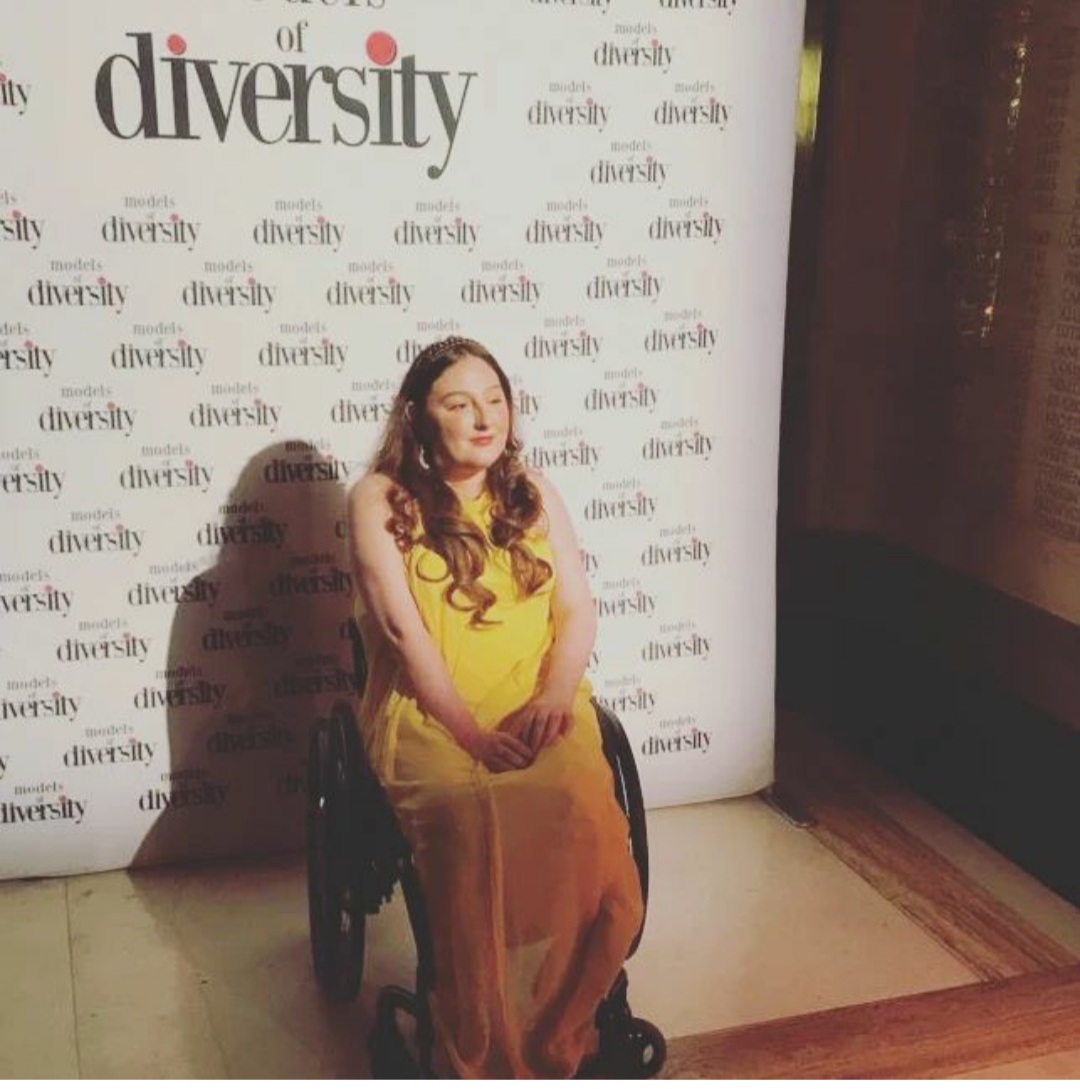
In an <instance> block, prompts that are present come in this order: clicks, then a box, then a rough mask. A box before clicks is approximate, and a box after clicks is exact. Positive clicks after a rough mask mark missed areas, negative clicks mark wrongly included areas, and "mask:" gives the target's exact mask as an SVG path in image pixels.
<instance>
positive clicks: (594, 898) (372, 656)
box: [357, 492, 643, 1078]
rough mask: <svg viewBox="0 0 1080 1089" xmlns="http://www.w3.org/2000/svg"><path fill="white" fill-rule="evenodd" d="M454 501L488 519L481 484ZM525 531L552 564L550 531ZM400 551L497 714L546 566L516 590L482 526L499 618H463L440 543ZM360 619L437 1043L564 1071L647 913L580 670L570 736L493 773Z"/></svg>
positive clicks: (523, 673) (536, 672)
mask: <svg viewBox="0 0 1080 1089" xmlns="http://www.w3.org/2000/svg"><path fill="white" fill-rule="evenodd" d="M463 507H464V510H465V513H466V516H467V517H470V518H472V519H473V520H474V521H475V522H476V523H477V524H478V525H479V526H481V527H482V528H483V529H484V532H485V533H488V532H489V529H490V507H491V503H490V498H489V496H488V495H487V493H486V492H485V494H484V495H483V496H481V498H480V499H478V500H474V501H472V502H467V503H465V504H463ZM529 544H530V547H531V548H532V550H533V552H534V553H535V554H536V555H537V556H539V557H541V558H542V559H544V560H546V561H547V562H548V563H549V564H551V566H552V568H553V569H554V567H555V562H554V558H553V555H552V549H551V546H550V544H549V543H548V541H547V540H546V539H545V538H542V537H533V538H531V539H530V541H529ZM404 562H405V567H406V573H407V578H408V582H409V586H410V588H411V590H412V594H413V597H414V599H415V600H416V604H417V606H418V608H419V610H420V614H421V616H422V617H423V620H424V623H425V625H426V626H427V629H428V631H429V632H430V633H431V635H432V637H433V638H434V640H435V643H436V645H437V646H438V648H439V650H440V651H441V652H442V657H443V660H444V661H445V662H446V664H447V666H448V668H449V670H450V675H451V677H452V678H453V681H454V685H455V687H456V688H457V690H458V691H459V692H460V694H461V696H462V697H463V698H464V700H465V702H466V703H467V704H468V705H469V707H470V709H471V710H472V712H473V714H474V716H475V717H476V719H477V722H478V723H479V725H480V726H481V728H482V729H492V728H494V727H495V726H496V725H497V724H498V723H499V722H500V720H501V719H502V718H503V717H504V716H506V715H507V714H509V713H510V712H511V711H513V710H514V709H516V708H517V707H520V706H521V705H522V704H523V703H525V702H527V701H528V700H529V699H530V698H531V697H532V696H533V695H534V694H535V691H536V687H537V681H538V678H539V676H540V672H541V667H542V665H543V662H544V658H545V655H546V654H547V651H548V649H549V648H550V646H551V644H552V641H553V637H554V627H553V620H552V616H551V599H552V592H553V589H554V584H555V579H554V578H552V579H549V580H548V582H547V583H546V584H545V585H544V586H542V587H541V588H540V589H539V590H538V591H536V592H535V593H533V594H532V595H530V596H529V597H527V598H520V597H519V596H518V592H517V588H516V586H515V584H514V582H513V578H512V576H511V573H510V564H509V556H508V554H507V553H506V552H505V550H502V549H497V548H495V547H494V546H493V545H491V543H490V540H489V551H488V560H487V564H486V566H485V569H484V573H483V576H482V578H481V581H482V582H483V583H484V585H485V586H487V587H488V588H489V589H490V590H491V591H492V592H493V593H494V594H495V595H496V597H497V601H496V603H495V604H494V605H493V606H492V607H491V609H489V611H488V613H487V617H488V619H490V620H494V621H498V622H499V623H498V624H495V625H491V626H483V627H480V628H471V627H470V626H469V623H468V621H469V616H470V614H469V613H468V612H464V611H461V610H458V609H453V608H450V607H449V606H448V605H447V603H446V602H445V600H444V599H443V596H442V595H443V591H444V589H445V587H446V583H447V579H448V573H447V569H446V565H445V563H444V562H443V560H442V558H441V557H440V556H438V554H436V553H435V552H432V551H430V550H429V549H427V548H425V547H424V546H423V545H421V544H417V545H415V546H414V547H413V549H412V551H411V552H410V553H409V554H408V555H407V556H405V557H404ZM555 577H556V578H557V577H558V576H557V573H556V576H555ZM357 618H358V620H359V622H360V626H361V631H362V634H363V639H364V646H365V649H366V651H367V657H368V666H369V668H368V684H367V688H366V690H365V692H364V698H363V700H362V702H361V707H360V712H359V718H360V722H361V730H362V731H363V734H364V743H365V746H366V748H367V751H368V754H369V757H370V759H371V761H372V765H373V767H374V768H375V770H376V773H377V774H378V775H379V777H380V779H381V780H382V782H383V784H384V786H385V787H386V791H387V795H388V797H389V799H390V802H391V805H392V806H393V807H394V810H395V812H396V814H397V817H398V821H399V823H400V825H401V828H402V832H403V833H404V835H405V837H406V839H407V840H408V842H409V845H410V847H411V848H412V853H413V859H414V862H415V865H416V869H417V874H418V877H419V880H420V884H421V888H422V889H423V893H424V898H425V902H426V904H427V908H428V915H429V917H430V924H431V930H432V935H431V936H432V944H433V948H434V960H435V971H434V975H435V984H434V990H433V993H432V996H431V1011H432V1018H433V1021H434V1026H435V1036H436V1044H437V1047H438V1048H439V1049H440V1054H441V1057H442V1058H444V1059H445V1061H447V1062H448V1063H449V1064H450V1065H451V1066H452V1068H453V1069H454V1070H455V1071H456V1072H457V1074H458V1075H459V1076H461V1077H474V1078H476V1077H485V1078H489V1077H567V1076H570V1075H572V1074H573V1073H574V1072H575V1070H576V1069H577V1067H578V1065H579V1064H580V1062H581V1060H582V1058H583V1057H584V1056H585V1055H587V1054H589V1053H591V1052H592V1051H593V1050H595V1047H596V1031H595V1028H594V1024H593V1018H594V1015H595V1012H596V1007H597V1005H598V1004H599V1002H600V1001H601V999H602V998H603V997H604V995H605V994H606V993H607V991H608V989H609V988H610V987H611V985H612V983H613V982H614V980H615V977H616V975H617V974H618V972H619V969H620V967H621V966H622V963H623V961H624V960H625V958H626V955H627V952H628V951H629V948H630V944H631V942H632V941H633V938H634V936H635V934H636V933H637V931H638V928H639V926H640V923H641V918H642V911H643V905H642V899H641V889H640V884H639V881H638V875H637V870H636V868H635V866H634V863H633V860H632V858H631V857H630V854H629V852H628V848H627V835H628V831H627V824H626V819H625V817H624V816H623V814H622V811H621V810H620V809H619V807H618V804H617V803H616V801H615V795H614V788H613V784H612V777H611V771H610V769H609V767H608V764H607V762H606V760H605V759H604V755H603V752H602V750H601V747H600V729H599V724H598V723H597V720H596V713H595V711H594V710H593V708H592V706H591V704H590V702H589V701H590V696H591V689H590V686H589V684H588V682H587V681H584V680H583V681H582V683H581V685H580V686H579V688H578V691H577V694H576V696H575V698H574V701H573V718H574V725H573V728H572V729H571V730H570V732H569V733H568V734H567V735H566V737H564V738H563V739H562V740H560V741H557V742H556V743H555V744H553V745H550V746H548V747H547V748H545V749H543V750H542V751H541V752H540V754H539V755H538V756H537V758H536V760H535V761H534V762H533V763H532V765H531V766H530V767H528V768H525V769H522V770H520V771H509V772H502V773H499V774H494V773H491V772H489V771H488V770H487V769H486V768H485V767H484V766H483V765H482V764H480V763H479V762H478V761H474V760H473V759H472V758H471V757H470V756H469V755H468V754H467V753H466V752H465V751H464V750H463V749H462V748H461V747H460V746H459V745H458V744H457V743H456V742H455V740H454V739H453V737H452V736H451V734H450V733H449V731H448V730H446V729H445V727H443V726H441V725H440V724H439V723H438V722H437V721H435V720H434V719H433V718H431V717H430V716H428V715H425V714H424V713H423V712H422V711H421V710H420V708H419V706H418V704H417V701H416V699H415V697H414V696H413V695H412V694H410V692H409V690H408V684H407V681H406V679H405V677H404V673H403V671H402V670H401V668H400V666H399V664H398V660H397V657H396V655H395V653H394V651H393V649H392V648H391V647H390V645H389V644H388V643H387V641H386V640H385V639H384V637H383V636H382V634H381V632H380V631H379V630H378V627H377V625H376V624H375V622H374V620H373V618H371V617H368V616H365V615H364V614H363V611H362V608H359V607H358V617H357Z"/></svg>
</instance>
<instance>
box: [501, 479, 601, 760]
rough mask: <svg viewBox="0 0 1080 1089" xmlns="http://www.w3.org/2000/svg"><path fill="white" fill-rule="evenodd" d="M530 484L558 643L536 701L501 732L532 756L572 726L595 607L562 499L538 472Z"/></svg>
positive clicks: (508, 720) (592, 637) (507, 720)
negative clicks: (551, 575) (543, 539)
mask: <svg viewBox="0 0 1080 1089" xmlns="http://www.w3.org/2000/svg"><path fill="white" fill-rule="evenodd" d="M529 479H530V480H532V482H533V483H534V484H535V485H536V486H537V488H539V489H540V495H541V498H542V499H543V502H544V511H545V513H546V515H547V527H548V532H547V537H548V541H549V542H550V544H551V550H552V552H553V553H554V559H555V568H556V571H557V572H558V574H557V577H556V579H555V590H554V593H553V595H552V605H551V610H552V616H553V619H554V621H555V641H554V643H553V644H552V647H551V650H550V651H549V652H548V657H547V661H546V662H545V663H544V671H543V673H542V674H541V678H540V685H539V687H538V689H537V691H536V692H535V693H534V695H533V697H532V699H530V700H529V702H528V703H526V704H525V706H524V707H520V708H518V710H516V711H514V712H512V713H511V714H510V715H508V716H507V717H506V718H505V719H503V721H502V722H501V723H500V724H499V729H500V730H501V731H505V732H507V733H510V734H512V735H513V736H515V737H520V738H521V739H522V740H523V741H525V742H527V743H528V744H529V747H530V748H531V749H532V751H533V752H539V751H540V749H542V748H543V747H544V746H545V745H549V744H550V743H551V742H552V741H554V740H555V739H556V738H558V737H561V736H562V735H563V734H565V733H566V732H567V731H568V730H569V729H570V727H571V725H572V724H573V712H572V704H573V701H574V695H575V693H576V692H577V689H578V685H579V684H581V679H582V677H584V675H585V667H586V666H587V665H588V664H589V656H590V654H591V653H592V648H593V643H595V642H596V607H595V606H594V605H593V599H592V592H591V591H590V589H589V580H588V578H587V577H586V575H585V565H584V563H583V562H582V560H581V552H580V550H579V548H578V542H577V536H576V535H575V533H574V527H573V525H572V524H571V522H570V516H569V514H567V512H566V507H565V506H564V505H563V501H562V499H560V498H559V494H558V492H556V491H555V488H554V486H553V485H552V484H551V483H550V482H549V481H547V480H546V479H544V477H542V476H541V475H540V474H539V473H536V472H532V471H530V473H529Z"/></svg>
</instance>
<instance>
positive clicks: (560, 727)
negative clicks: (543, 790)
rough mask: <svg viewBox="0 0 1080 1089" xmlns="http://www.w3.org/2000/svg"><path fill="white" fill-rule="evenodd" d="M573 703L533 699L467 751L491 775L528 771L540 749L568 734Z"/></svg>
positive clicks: (540, 697) (541, 697) (543, 696)
mask: <svg viewBox="0 0 1080 1089" xmlns="http://www.w3.org/2000/svg"><path fill="white" fill-rule="evenodd" d="M571 702H572V701H571V700H570V699H568V698H562V697H558V696H554V695H551V694H541V695H537V696H534V697H533V698H532V699H531V700H529V702H528V703H526V704H523V705H522V706H521V707H519V708H518V709H517V710H516V711H511V712H510V714H508V715H507V716H506V717H505V718H504V719H503V720H502V721H501V722H500V723H499V724H498V726H496V727H495V729H494V730H479V731H477V733H476V734H475V735H473V737H472V738H471V739H470V744H469V745H468V746H467V750H468V752H469V753H470V755H471V756H472V757H473V758H474V759H476V760H479V761H480V763H482V764H483V765H484V767H486V768H487V769H488V771H494V772H500V771H515V770H518V769H520V768H527V767H528V766H529V765H530V764H531V763H532V762H533V761H534V760H535V759H536V757H537V755H538V754H539V752H540V751H541V749H544V748H546V747H547V746H548V745H551V744H553V743H554V742H556V741H558V740H559V738H561V737H565V736H566V734H567V733H569V731H570V727H571V726H572V725H573V721H574V719H573V712H572V709H571Z"/></svg>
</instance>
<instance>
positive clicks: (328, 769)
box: [307, 708, 366, 1002]
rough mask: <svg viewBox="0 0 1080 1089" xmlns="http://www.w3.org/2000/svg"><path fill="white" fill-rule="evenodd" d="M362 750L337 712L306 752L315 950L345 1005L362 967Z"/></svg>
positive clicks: (322, 975)
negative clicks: (360, 790)
mask: <svg viewBox="0 0 1080 1089" xmlns="http://www.w3.org/2000/svg"><path fill="white" fill-rule="evenodd" d="M336 710H337V709H336V708H335V711H336ZM358 748H359V741H358V739H357V737H356V733H355V730H353V729H351V728H350V726H349V723H348V722H347V721H343V716H341V715H340V714H336V713H335V715H334V716H333V718H332V719H331V721H329V722H327V721H326V720H325V719H321V720H320V721H319V722H318V723H317V724H316V726H315V729H314V730H313V731H312V734H311V742H310V746H309V756H308V812H307V867H308V916H309V922H310V927H311V954H312V960H313V963H314V967H315V978H316V980H317V981H318V983H319V987H320V988H321V989H322V991H323V992H324V993H325V994H326V995H328V996H329V997H330V998H333V999H335V1000H336V1001H339V1002H349V1001H351V1000H352V999H354V998H355V997H356V995H357V993H358V991H359V990H360V980H361V977H362V975H363V969H364V927H365V922H366V916H365V913H364V908H363V904H362V898H361V890H360V887H359V875H360V872H361V870H360V863H361V861H362V860H361V859H360V858H359V857H358V855H359V853H360V852H361V850H362V844H361V841H360V837H359V836H358V835H357V828H358V819H357V818H358V808H359V807H358V798H357V792H358V781H359V760H358V753H357V749H358Z"/></svg>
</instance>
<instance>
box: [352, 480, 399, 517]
mask: <svg viewBox="0 0 1080 1089" xmlns="http://www.w3.org/2000/svg"><path fill="white" fill-rule="evenodd" d="M393 486H394V482H393V481H392V480H391V479H390V477H388V476H387V475H386V474H385V473H365V474H364V476H362V477H361V478H360V479H359V480H358V481H357V482H356V483H355V484H354V485H353V486H352V487H351V488H350V489H349V509H350V510H353V511H356V510H362V509H364V508H365V507H369V506H371V505H375V506H377V507H384V506H388V505H389V502H390V491H391V489H392V488H393Z"/></svg>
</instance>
